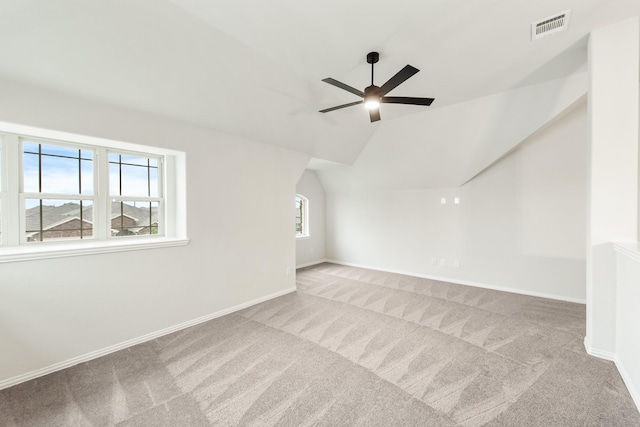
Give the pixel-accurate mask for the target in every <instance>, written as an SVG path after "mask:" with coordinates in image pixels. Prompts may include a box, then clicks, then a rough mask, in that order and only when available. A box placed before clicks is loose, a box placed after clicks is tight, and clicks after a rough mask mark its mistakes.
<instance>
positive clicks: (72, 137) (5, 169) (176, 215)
mask: <svg viewBox="0 0 640 427" xmlns="http://www.w3.org/2000/svg"><path fill="white" fill-rule="evenodd" d="M25 139H26V140H29V141H30V142H31V141H33V142H40V143H43V144H47V143H49V144H53V145H61V146H71V147H74V148H82V149H87V150H92V151H93V153H94V164H93V179H94V189H93V190H94V191H93V194H92V195H77V194H69V195H62V194H45V193H22V188H23V186H22V182H21V181H22V167H23V162H22V160H23V159H22V155H23V154H22V151H23V150H22V142H21V140H25ZM110 151H111V152H115V153H120V154H127V155H129V154H132V155H138V156H145V157H153V158H158V159H162V163H161V164H159V168H158V172H159V173H158V178H159V182H161V188H159V189H158V197H151V198H148V197H125V196H116V197H113V196H111V195H109V166H108V165H109V164H108V153H109V152H110ZM0 172H1V173H2V176H1V181H0V215H1V218H0V231H1V233H2V234H1V235H0V263H2V262H14V261H23V260H31V259H46V258H59V257H65V256H78V255H89V254H95V253H109V252H121V251H129V250H139V249H153V248H158V247H170V246H182V245H186V244H188V242H189V240H188V238H187V226H186V218H187V216H186V154H185V153H184V152H181V151H176V150H170V149H164V148H158V147H151V146H146V145H140V144H132V143H126V142H121V141H114V140H108V139H103V138H95V137H88V136H82V135H76V134H71V133H66V132H58V131H51V130H46V129H39V128H34V127H30V126H23V125H16V124H11V123H3V122H0ZM25 198H43V199H71V200H76V199H78V200H79V199H83V200H92V201H93V206H94V209H93V218H92V221H93V222H94V224H95V226H94V227H93V237H92V238H88V239H78V240H51V241H46V240H45V241H43V242H28V243H27V242H26V236H25V232H24V230H25V229H26V224H24V209H25V203H24V200H25ZM112 198H115V199H118V200H120V199H122V200H123V201H127V200H135V201H153V202H155V201H160V204H159V208H158V211H159V217H158V226H159V230H158V234H157V235H140V236H119V237H111V236H110V234H111V233H110V230H111V209H110V203H111V200H112ZM160 199H161V200H160ZM161 224H162V226H161ZM160 227H161V228H162V230H160Z"/></svg>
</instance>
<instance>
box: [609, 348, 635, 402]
mask: <svg viewBox="0 0 640 427" xmlns="http://www.w3.org/2000/svg"><path fill="white" fill-rule="evenodd" d="M614 362H615V364H616V368H618V372H620V376H621V377H622V381H624V385H626V386H627V390H629V394H630V395H631V398H632V399H633V402H634V403H635V404H636V408H638V411H639V412H640V390H638V389H637V388H635V385H634V384H633V382H632V381H631V377H630V376H629V373H628V372H627V370H626V369H625V367H624V365H623V364H622V363H621V362H620V360H618V358H617V357H616V358H615V360H614Z"/></svg>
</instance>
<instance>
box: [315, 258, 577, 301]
mask: <svg viewBox="0 0 640 427" xmlns="http://www.w3.org/2000/svg"><path fill="white" fill-rule="evenodd" d="M325 262H330V263H333V264H339V265H345V266H348V267H358V268H366V269H369V270H378V271H384V272H387V273H395V274H404V275H406V276H413V277H420V278H421V279H430V280H438V281H441V282H449V283H455V284H457V285H465V286H475V287H476V288H483V289H491V290H494V291H501V292H511V293H514V294H520V295H528V296H532V297H539V298H547V299H553V300H558V301H566V302H573V303H576V304H586V303H587V301H586V300H584V299H581V298H572V297H566V296H563V295H555V294H548V293H544V292H536V291H528V290H522V289H513V288H507V287H504V286H496V285H490V284H487V283H480V282H473V281H470V280H459V279H454V278H451V277H442V276H433V275H429V274H421V273H414V272H411V271H401V270H394V269H387V268H380V267H376V266H369V265H362V264H354V263H351V262H343V261H337V260H334V259H327V260H325Z"/></svg>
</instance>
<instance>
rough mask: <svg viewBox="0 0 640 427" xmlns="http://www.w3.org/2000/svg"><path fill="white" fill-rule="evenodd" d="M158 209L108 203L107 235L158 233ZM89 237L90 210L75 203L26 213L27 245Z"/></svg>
mask: <svg viewBox="0 0 640 427" xmlns="http://www.w3.org/2000/svg"><path fill="white" fill-rule="evenodd" d="M157 211H158V209H157V208H155V207H151V208H149V207H142V208H141V207H137V206H132V205H130V204H127V203H120V202H113V203H112V204H111V231H110V232H111V236H112V237H115V236H134V235H145V234H157V233H158V212H157ZM91 236H93V207H92V206H88V207H86V208H84V209H82V210H81V209H80V205H79V204H78V203H65V204H63V205H60V206H51V205H43V206H42V212H40V206H36V207H33V208H30V209H27V210H26V237H27V241H28V242H37V241H41V240H49V239H78V238H80V239H82V238H90V237H91Z"/></svg>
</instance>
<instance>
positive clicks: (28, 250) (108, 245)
mask: <svg viewBox="0 0 640 427" xmlns="http://www.w3.org/2000/svg"><path fill="white" fill-rule="evenodd" d="M123 239H124V238H123ZM188 244H189V239H179V238H163V237H151V236H149V237H147V236H136V240H135V241H134V240H119V241H115V240H108V241H104V240H103V241H95V240H84V241H74V242H73V243H71V242H69V243H60V242H58V241H56V242H49V243H47V242H37V243H31V244H27V245H22V246H14V247H3V248H0V264H2V263H4V262H17V261H31V260H36V259H51V258H63V257H69V256H80V255H95V254H108V253H113V252H124V251H137V250H143V249H157V248H168V247H172V246H185V245H188Z"/></svg>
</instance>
